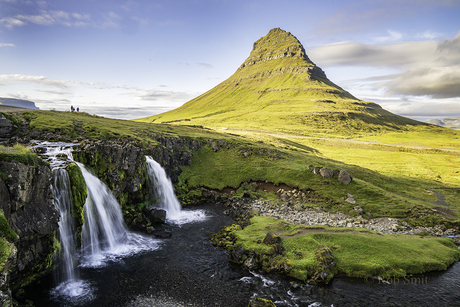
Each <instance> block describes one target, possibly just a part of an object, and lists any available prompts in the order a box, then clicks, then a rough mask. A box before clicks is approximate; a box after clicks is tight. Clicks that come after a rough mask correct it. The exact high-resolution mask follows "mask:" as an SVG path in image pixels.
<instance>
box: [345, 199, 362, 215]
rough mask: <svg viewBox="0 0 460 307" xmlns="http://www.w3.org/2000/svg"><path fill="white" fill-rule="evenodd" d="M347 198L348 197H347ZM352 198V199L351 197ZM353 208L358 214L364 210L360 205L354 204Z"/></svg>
mask: <svg viewBox="0 0 460 307" xmlns="http://www.w3.org/2000/svg"><path fill="white" fill-rule="evenodd" d="M347 199H348V198H347ZM353 200H354V199H353ZM353 210H355V211H356V212H358V213H359V214H363V212H364V210H363V208H361V206H356V207H354V208H353Z"/></svg>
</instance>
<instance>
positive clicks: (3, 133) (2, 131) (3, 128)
mask: <svg viewBox="0 0 460 307" xmlns="http://www.w3.org/2000/svg"><path fill="white" fill-rule="evenodd" d="M16 128H17V126H16V125H14V124H13V123H12V122H11V121H10V120H9V119H8V118H6V117H5V116H4V115H3V114H2V113H0V137H6V138H8V137H10V136H11V134H12V133H13V131H14V130H16Z"/></svg>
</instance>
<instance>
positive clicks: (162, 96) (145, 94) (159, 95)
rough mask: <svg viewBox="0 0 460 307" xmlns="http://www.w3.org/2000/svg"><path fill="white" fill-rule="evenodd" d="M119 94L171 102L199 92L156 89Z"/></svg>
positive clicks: (140, 98)
mask: <svg viewBox="0 0 460 307" xmlns="http://www.w3.org/2000/svg"><path fill="white" fill-rule="evenodd" d="M121 95H127V96H131V97H135V98H137V99H139V100H146V101H171V102H186V101H188V100H190V99H192V98H194V97H196V96H198V95H199V93H190V92H185V91H183V92H177V91H156V90H140V91H136V92H128V93H123V94H121Z"/></svg>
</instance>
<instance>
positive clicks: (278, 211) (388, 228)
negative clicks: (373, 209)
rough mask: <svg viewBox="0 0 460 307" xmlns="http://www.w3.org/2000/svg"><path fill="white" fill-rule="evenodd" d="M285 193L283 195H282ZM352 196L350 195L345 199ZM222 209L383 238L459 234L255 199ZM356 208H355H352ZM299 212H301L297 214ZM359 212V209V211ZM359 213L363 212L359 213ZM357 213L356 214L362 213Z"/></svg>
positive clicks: (229, 201)
mask: <svg viewBox="0 0 460 307" xmlns="http://www.w3.org/2000/svg"><path fill="white" fill-rule="evenodd" d="M283 192H285V191H283ZM348 196H353V195H348ZM225 205H226V206H227V207H233V208H234V209H236V208H237V209H238V210H239V209H245V210H248V211H252V212H257V213H258V214H259V215H260V216H271V217H276V218H280V219H283V220H285V221H287V222H290V223H293V224H296V225H298V224H303V225H309V226H313V225H322V226H334V227H352V228H366V229H370V230H375V231H377V232H380V233H383V234H397V233H399V234H419V233H422V232H428V233H429V234H430V235H432V236H451V237H452V236H459V235H460V232H459V231H458V230H457V229H446V230H444V231H443V230H442V229H441V228H440V227H439V226H435V227H420V226H417V227H413V226H411V225H409V224H408V223H406V222H404V221H400V220H399V219H397V218H389V217H381V218H373V219H367V218H363V217H362V216H361V215H359V216H358V217H355V218H351V217H350V216H347V215H346V214H343V213H329V212H325V211H324V209H323V208H319V207H318V208H315V210H313V209H306V210H303V208H302V207H301V206H300V208H299V206H296V205H295V206H293V207H290V206H288V205H286V203H282V204H281V205H279V206H278V205H276V204H274V203H273V202H271V201H263V200H257V199H244V200H243V199H236V198H232V197H230V198H228V199H227V200H226V203H225ZM355 208H356V207H355ZM299 209H300V210H299ZM358 209H361V208H360V207H359V208H358ZM361 210H362V209H361ZM361 210H359V211H361Z"/></svg>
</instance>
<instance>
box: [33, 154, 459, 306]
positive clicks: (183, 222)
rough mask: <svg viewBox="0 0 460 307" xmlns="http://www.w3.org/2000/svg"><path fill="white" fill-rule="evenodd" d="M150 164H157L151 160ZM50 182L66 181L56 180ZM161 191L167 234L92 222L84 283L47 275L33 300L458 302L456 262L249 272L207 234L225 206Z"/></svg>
mask: <svg viewBox="0 0 460 307" xmlns="http://www.w3.org/2000/svg"><path fill="white" fill-rule="evenodd" d="M150 160H151V159H149V161H150ZM148 164H149V165H151V167H152V168H155V167H157V166H156V164H155V163H152V162H151V161H150V162H149V163H148ZM80 167H82V166H80ZM82 172H84V173H85V172H86V170H84V167H82ZM86 176H88V177H89V179H88V181H89V182H92V181H91V180H94V181H95V182H94V183H90V184H89V187H88V190H89V194H90V195H92V194H93V193H95V194H98V193H102V195H103V196H101V195H95V196H90V197H89V198H90V199H91V200H90V201H89V202H93V203H94V202H98V199H99V197H102V198H104V200H103V202H110V204H105V205H104V206H108V207H111V206H112V205H114V203H113V202H114V200H113V199H111V197H113V195H112V196H110V195H111V193H110V191H108V190H106V187H103V186H100V185H99V182H98V180H95V179H94V178H92V177H91V176H92V175H91V174H89V173H87V174H86V175H85V179H86ZM162 176H163V175H158V174H157V173H155V175H154V177H155V178H152V180H156V181H155V182H157V184H158V182H159V181H163V179H164V178H163V177H162ZM159 178H160V179H159ZM161 178H163V179H161ZM165 178H166V179H167V177H165ZM166 181H167V180H166ZM169 184H170V183H169ZM53 186H54V187H55V188H57V187H64V186H65V184H60V183H59V184H58V183H56V180H55V183H54V185H53ZM64 189H65V188H64ZM92 189H94V191H93V192H91V190H92ZM162 189H163V188H162ZM162 189H161V191H157V192H156V193H158V194H161V195H162V196H161V197H160V199H161V202H162V203H161V204H160V206H162V208H164V209H165V210H167V211H168V214H169V215H170V216H169V218H168V223H167V224H165V225H163V226H161V227H160V229H159V230H167V231H171V232H172V236H171V237H170V238H168V239H161V240H156V239H152V238H148V237H145V236H142V235H139V234H135V233H132V232H129V231H128V230H126V229H125V228H124V226H120V225H119V224H117V225H114V226H113V227H114V228H115V229H117V231H116V232H115V233H114V234H113V238H110V239H109V238H108V237H110V236H112V235H109V234H102V233H103V231H102V230H101V229H100V227H102V226H99V225H98V226H94V227H95V228H94V230H96V231H97V232H98V236H95V238H94V240H92V239H91V240H89V242H91V243H85V244H84V248H83V250H82V253H80V254H79V255H77V259H78V260H79V261H80V265H79V266H78V267H77V271H74V274H75V275H74V277H73V278H74V280H75V283H77V284H78V283H80V287H78V286H75V287H73V288H72V289H73V291H74V293H73V294H72V293H69V289H67V290H66V291H61V290H59V287H63V285H65V284H66V283H65V282H61V284H60V285H59V286H58V287H56V286H55V282H53V279H52V276H51V275H50V276H47V277H45V278H43V279H41V280H40V281H39V282H36V283H33V284H32V285H30V286H29V287H28V288H27V289H26V294H27V296H28V298H29V299H31V300H32V301H33V302H34V304H35V306H97V307H101V306H111V307H116V306H129V307H140V306H247V302H248V301H249V299H250V298H251V297H253V296H257V297H263V298H267V299H271V300H272V301H274V302H275V303H276V305H277V306H278V307H280V306H335V307H337V306H458V305H459V301H460V264H459V263H455V264H454V265H453V266H451V267H450V268H449V269H448V270H447V271H445V272H434V273H428V274H424V275H422V276H410V277H408V279H398V280H396V279H393V280H385V281H378V280H362V279H355V278H348V277H336V278H334V279H333V281H332V282H331V283H330V284H329V285H327V286H323V287H316V286H310V285H306V284H303V283H301V282H296V281H293V280H287V279H286V278H282V277H280V276H278V275H276V274H265V273H260V272H252V271H247V270H245V269H243V268H241V267H239V266H238V265H234V264H231V263H229V262H228V257H227V253H226V252H225V251H223V250H221V249H219V248H218V247H214V246H212V245H210V244H209V243H208V240H209V235H208V233H209V232H217V231H218V230H219V227H220V226H222V225H227V224H230V223H232V220H231V219H230V218H229V217H228V216H225V215H224V214H223V211H224V209H225V208H223V207H220V206H217V205H215V204H212V203H208V204H202V205H200V206H196V207H194V210H182V209H181V208H180V204H179V207H178V209H177V207H176V206H177V204H176V203H175V202H173V205H172V207H173V208H172V209H171V208H170V206H171V203H170V202H169V201H167V199H168V197H169V196H164V195H170V191H163V190H162ZM164 189H169V188H164ZM171 191H172V186H171ZM172 193H173V192H172ZM55 197H56V196H55ZM174 199H175V196H174ZM176 200H177V199H176ZM56 202H57V201H56ZM87 205H88V202H87ZM90 206H97V205H95V204H92V205H90ZM113 207H114V208H113V209H110V210H109V211H113V212H109V213H107V216H109V217H110V216H111V217H112V218H113V219H114V220H119V219H118V217H116V216H115V217H114V216H113V215H117V214H118V210H117V209H116V208H115V205H114V206H113ZM97 210H98V209H97V208H92V209H88V211H91V212H92V213H86V214H89V215H90V216H91V215H92V216H93V217H94V218H95V219H96V220H98V223H104V222H103V219H104V218H103V217H101V216H99V213H97V212H98V211H97ZM182 211H185V212H190V213H186V214H185V215H188V214H190V215H189V217H190V216H195V217H196V220H193V218H183V217H182V216H183V215H182V214H183V213H182ZM196 212H199V214H197V213H196ZM61 216H62V215H61ZM63 221H64V219H61V221H60V223H61V222H63ZM85 221H86V217H85ZM64 224H65V223H64ZM90 228H91V227H90ZM60 236H61V237H64V236H65V234H61V235H60ZM112 239H113V240H114V241H113V243H111V242H110V241H111V240H112ZM96 242H97V243H96ZM141 251H142V252H141ZM77 254H78V253H77ZM71 266H72V265H71ZM73 266H74V265H73ZM61 269H62V265H61ZM63 274H67V273H63ZM70 274H72V273H70ZM72 295H74V296H72Z"/></svg>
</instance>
